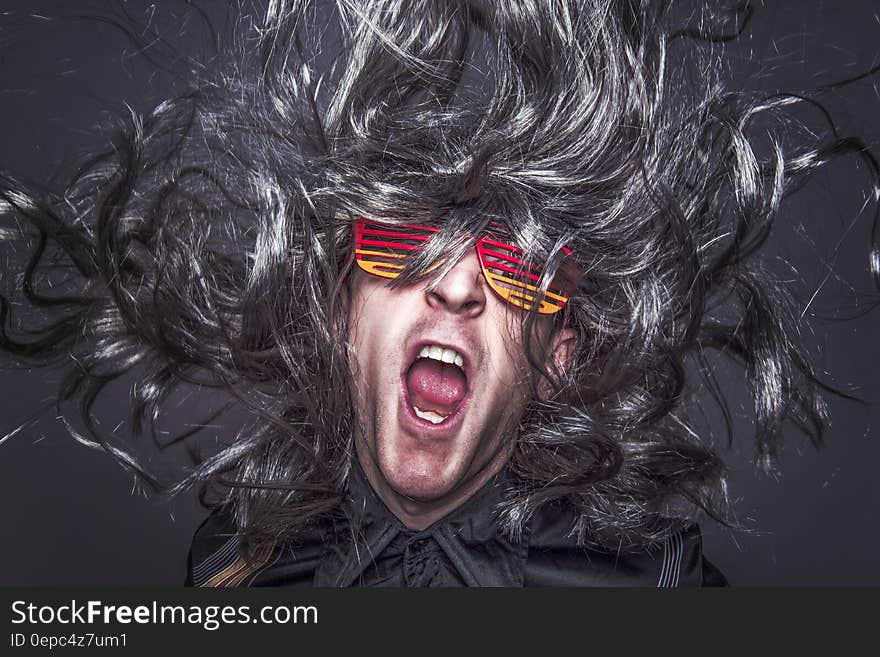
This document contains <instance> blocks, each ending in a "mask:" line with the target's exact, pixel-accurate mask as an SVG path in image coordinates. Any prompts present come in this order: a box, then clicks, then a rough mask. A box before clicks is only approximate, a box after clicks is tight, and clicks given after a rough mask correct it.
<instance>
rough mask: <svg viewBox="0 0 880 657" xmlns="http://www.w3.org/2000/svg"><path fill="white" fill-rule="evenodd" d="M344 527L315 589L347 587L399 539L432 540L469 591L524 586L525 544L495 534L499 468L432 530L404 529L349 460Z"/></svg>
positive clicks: (503, 486)
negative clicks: (485, 587) (438, 546)
mask: <svg viewBox="0 0 880 657" xmlns="http://www.w3.org/2000/svg"><path fill="white" fill-rule="evenodd" d="M352 461H353V464H352V469H351V474H350V476H349V481H348V495H347V496H346V499H345V502H344V504H343V509H344V511H345V518H346V521H347V522H346V523H344V526H340V527H339V531H338V532H337V535H338V536H339V537H340V540H339V541H338V542H337V544H336V545H335V546H332V547H330V548H329V549H328V554H327V557H326V558H325V559H324V561H323V562H322V564H321V566H320V567H319V568H318V570H317V571H316V573H315V582H314V583H315V585H316V586H351V585H352V583H354V582H355V581H356V580H357V578H358V576H359V575H360V574H361V573H362V572H363V571H364V569H365V568H366V567H367V566H368V565H369V563H370V559H375V558H377V557H378V555H380V554H381V553H382V551H383V550H384V549H385V548H386V547H387V546H388V545H389V543H391V541H393V540H394V539H395V538H396V537H397V536H398V535H399V534H401V533H405V534H407V535H410V536H412V537H413V538H414V539H417V538H422V537H426V536H430V537H431V538H433V539H434V540H435V541H436V542H437V543H438V544H439V545H440V547H441V549H442V550H443V551H444V552H445V553H446V556H447V557H448V558H449V560H450V562H451V563H452V564H453V565H454V567H455V568H456V570H457V571H458V575H459V576H460V578H461V579H462V580H463V581H465V582H467V583H468V585H471V586H522V584H523V564H524V561H525V555H526V552H527V550H528V545H527V540H526V539H524V540H521V541H518V542H515V543H514V542H511V541H510V540H508V539H507V538H506V537H505V536H503V535H502V534H501V533H500V532H499V531H498V524H497V513H498V507H499V505H500V503H501V502H502V500H503V499H504V495H505V492H506V490H507V485H508V473H507V469H506V468H503V469H502V470H501V471H500V472H498V473H497V474H496V475H495V476H493V477H492V478H491V479H489V481H487V482H486V483H485V484H484V485H483V486H482V487H481V488H480V489H479V490H478V491H477V492H476V493H474V494H473V495H472V496H471V497H470V498H469V499H468V500H467V501H466V502H465V503H464V504H462V505H461V506H460V507H458V508H457V509H455V510H453V511H452V512H450V513H449V514H447V515H446V516H445V517H443V518H441V519H440V520H438V521H437V522H435V523H434V524H432V525H431V526H430V527H428V528H426V529H424V530H422V531H415V530H411V529H408V528H407V527H406V526H405V525H404V524H403V523H402V522H401V521H400V520H399V519H398V518H397V517H396V516H395V515H394V514H393V513H391V512H390V511H389V510H388V507H386V506H385V503H384V502H383V501H382V500H381V498H379V496H378V495H377V494H376V493H375V492H374V491H373V488H372V486H370V484H369V482H368V481H367V478H366V475H365V474H364V472H363V470H362V468H361V467H360V464H359V463H358V460H357V459H356V458H354V459H352Z"/></svg>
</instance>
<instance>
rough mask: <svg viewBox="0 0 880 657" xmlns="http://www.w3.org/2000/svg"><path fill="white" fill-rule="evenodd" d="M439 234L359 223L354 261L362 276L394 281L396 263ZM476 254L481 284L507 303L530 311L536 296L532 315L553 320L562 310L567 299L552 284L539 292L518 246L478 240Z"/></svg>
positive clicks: (431, 230)
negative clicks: (482, 277)
mask: <svg viewBox="0 0 880 657" xmlns="http://www.w3.org/2000/svg"><path fill="white" fill-rule="evenodd" d="M439 230H440V229H439V228H436V227H432V226H424V225H420V224H382V223H379V222H375V221H369V220H367V219H363V218H361V219H358V220H356V221H355V223H354V243H355V262H356V263H357V265H358V267H359V268H360V269H361V270H362V271H364V272H366V273H367V274H371V275H373V276H379V277H382V278H389V279H394V278H397V277H398V276H400V272H401V271H402V270H403V269H404V267H405V264H404V263H403V262H401V261H404V260H406V259H407V258H408V257H409V256H410V255H412V254H414V253H416V252H418V251H419V249H421V248H422V246H423V245H424V244H427V243H428V242H429V241H430V240H431V237H432V234H433V233H437V232H439ZM412 242H415V244H413V243H412ZM476 250H477V258H478V260H479V263H480V269H481V270H482V272H483V276H484V277H485V279H486V282H487V283H488V284H489V287H490V288H492V291H493V292H495V294H496V295H498V296H499V297H500V298H501V299H503V300H504V301H506V302H507V303H509V304H511V305H513V306H516V307H517V308H521V309H523V310H526V311H529V310H531V309H532V305H533V303H534V301H535V299H536V298H538V296H540V298H539V299H538V308H537V312H538V313H540V314H542V315H553V314H555V313H558V312H559V311H560V310H562V309H563V307H565V304H566V303H567V302H568V297H569V295H568V294H567V293H566V292H564V291H563V290H562V289H561V288H560V286H559V285H557V284H556V279H554V281H553V282H551V284H550V286H549V288H548V290H547V291H546V292H543V293H542V292H540V290H539V289H538V286H537V283H538V282H539V281H540V279H541V276H540V275H541V269H540V268H539V267H536V266H535V265H533V264H531V263H529V262H527V261H526V260H524V259H523V258H522V255H523V252H522V249H520V248H519V247H517V246H514V245H512V244H509V243H507V242H503V241H501V240H498V239H495V238H493V237H490V236H487V235H480V236H479V237H478V238H477V241H476ZM562 250H563V253H564V254H565V256H566V257H570V256H571V251H570V250H569V249H568V248H566V247H563V249H562ZM438 264H439V263H438ZM434 266H436V265H434Z"/></svg>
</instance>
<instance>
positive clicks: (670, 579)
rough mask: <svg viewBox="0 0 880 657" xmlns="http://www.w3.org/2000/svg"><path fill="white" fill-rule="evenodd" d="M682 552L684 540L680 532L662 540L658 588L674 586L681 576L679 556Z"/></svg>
mask: <svg viewBox="0 0 880 657" xmlns="http://www.w3.org/2000/svg"><path fill="white" fill-rule="evenodd" d="M683 554H684V541H683V540H682V538H681V532H677V533H675V534H673V535H672V536H668V537H667V538H666V539H665V540H664V541H663V567H662V568H661V569H660V579H659V580H658V581H657V587H658V588H675V587H677V586H678V582H679V579H680V578H681V558H682V555H683Z"/></svg>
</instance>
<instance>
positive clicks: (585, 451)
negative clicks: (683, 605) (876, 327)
mask: <svg viewBox="0 0 880 657" xmlns="http://www.w3.org/2000/svg"><path fill="white" fill-rule="evenodd" d="M667 9H668V3H664V2H658V3H650V2H645V3H640V4H638V5H637V4H635V3H631V2H607V1H600V0H584V1H583V2H559V1H556V0H552V1H551V0H546V1H545V2H530V3H520V2H515V1H513V0H511V1H509V2H508V1H504V2H492V3H484V2H477V1H465V0H461V1H456V2H450V1H444V2H439V1H435V0H423V1H421V2H417V1H415V0H414V1H412V2H403V1H401V2H368V1H364V2H357V3H354V2H339V3H309V2H305V1H302V2H300V1H294V0H291V1H289V2H272V3H269V5H268V8H267V13H266V17H265V19H264V20H263V21H262V24H261V27H260V28H259V29H258V30H256V31H255V35H256V36H255V38H256V39H257V44H258V45H259V48H257V49H254V48H253V47H252V46H253V42H250V41H249V42H246V43H247V44H248V46H249V47H248V48H242V49H240V52H239V51H238V50H236V51H235V52H236V56H237V57H239V59H240V61H235V62H234V64H233V65H231V66H229V67H227V68H224V69H223V70H222V71H219V72H217V73H215V74H213V75H210V76H209V75H208V74H205V76H206V78H207V79H205V80H201V81H200V82H201V84H198V85H196V86H195V87H194V88H193V89H192V90H191V91H190V92H188V93H187V94H183V95H181V96H180V97H177V98H174V99H171V100H169V101H166V102H164V103H162V104H160V105H159V106H158V107H157V108H156V109H155V110H154V111H153V112H151V113H150V114H148V115H147V116H144V117H136V119H135V120H134V121H133V123H132V126H131V127H130V128H129V129H127V130H125V131H122V132H120V133H118V134H116V135H115V137H114V148H113V149H112V151H110V152H108V153H106V154H104V155H102V156H100V157H97V158H95V159H94V160H93V161H92V162H91V163H90V165H89V166H87V167H85V168H84V169H83V170H82V172H81V175H79V176H78V177H77V178H76V179H75V180H74V181H73V182H72V183H71V185H70V187H69V188H68V189H67V190H65V192H64V193H63V194H60V195H58V196H54V197H48V198H44V197H42V196H40V195H38V194H35V193H32V192H29V191H28V190H25V189H22V188H21V186H20V185H16V184H14V183H13V182H11V181H10V182H8V183H6V184H4V186H3V189H2V199H3V202H4V206H3V211H4V213H6V214H7V215H9V216H11V217H13V218H14V223H11V224H10V225H11V226H15V227H17V228H16V230H9V231H7V232H4V233H3V234H0V237H2V238H3V239H4V240H6V241H7V242H8V243H10V244H12V245H13V247H18V248H17V249H14V250H13V252H12V253H13V255H14V254H15V253H21V252H22V249H21V248H20V247H21V243H22V242H23V241H25V240H26V239H28V238H31V239H32V240H33V241H32V244H31V246H32V247H33V251H32V253H33V258H32V259H31V261H30V262H27V263H23V264H22V265H21V270H22V271H23V272H24V276H23V281H22V282H23V285H22V287H21V291H22V293H23V294H24V297H25V299H26V301H27V302H28V303H29V304H30V305H31V306H32V307H34V308H35V309H36V310H39V311H41V312H42V313H44V318H45V322H44V323H43V324H42V325H40V326H39V327H38V328H37V329H36V330H35V331H34V332H27V331H25V332H24V335H23V336H13V335H9V334H4V335H3V346H4V347H5V348H6V349H7V350H8V351H10V352H12V353H14V354H16V355H18V356H20V357H22V358H27V359H31V360H36V361H38V362H53V361H56V360H58V359H60V358H65V359H66V358H72V359H73V362H74V363H75V367H73V368H72V369H71V372H70V376H69V377H68V379H67V380H66V381H65V384H64V386H63V387H62V390H61V394H60V398H61V399H62V401H71V400H76V401H78V402H80V403H79V409H80V410H81V412H82V415H83V420H84V423H85V426H84V428H83V429H82V430H77V429H76V428H75V427H73V426H72V425H70V426H71V430H72V431H74V432H75V435H76V436H77V437H78V438H79V439H80V440H81V441H84V442H90V443H91V444H93V445H94V446H97V447H102V448H104V449H107V450H108V451H110V452H111V453H112V454H113V455H114V456H115V457H117V458H118V459H119V460H120V461H121V462H122V463H123V464H124V465H125V466H126V467H128V468H130V469H131V470H133V471H134V472H136V473H137V474H138V475H139V476H141V477H142V478H143V479H144V480H145V481H147V482H149V483H151V484H155V485H156V486H157V487H160V486H161V485H162V484H164V482H161V481H159V480H158V478H156V477H155V476H154V474H153V473H152V472H151V471H150V470H149V469H148V468H147V466H146V463H147V461H148V459H147V458H144V457H143V455H142V454H139V453H138V445H137V444H135V443H133V442H132V441H130V440H128V439H127V438H126V437H125V436H120V435H107V434H106V433H105V432H103V431H102V430H101V428H100V426H99V424H98V423H97V421H96V419H95V418H94V417H93V404H94V400H95V398H96V397H98V395H99V394H100V393H101V391H102V390H103V389H104V388H105V387H106V386H107V385H108V383H110V382H111V381H113V380H115V379H117V378H119V377H122V376H128V377H133V378H134V385H133V386H132V393H133V398H134V417H135V420H136V421H137V422H138V423H139V424H147V425H150V426H152V428H153V429H155V426H156V424H157V423H158V421H159V419H160V417H161V416H162V408H163V404H164V403H165V402H167V400H168V399H169V396H170V395H171V394H172V393H173V392H175V390H177V389H178V388H179V387H180V386H183V385H194V386H196V389H197V390H202V389H204V388H206V387H210V388H214V389H216V390H219V391H220V392H221V393H223V394H225V395H226V397H227V399H228V401H229V405H230V406H231V407H233V408H237V409H239V410H242V411H245V412H246V413H247V415H248V420H247V421H246V422H245V423H244V425H243V426H241V427H240V428H239V430H238V431H237V432H236V431H234V425H233V420H229V421H228V422H227V423H226V424H224V425H223V426H224V430H223V431H222V433H220V435H217V436H215V439H214V440H213V441H212V443H211V444H210V445H209V446H207V447H206V445H204V444H202V445H201V447H203V448H205V449H204V450H202V452H201V453H197V456H198V458H197V459H196V464H195V466H194V467H193V469H192V470H191V471H189V472H188V473H187V474H186V476H185V477H184V478H183V479H182V480H181V481H180V482H178V483H177V484H176V485H175V486H174V487H173V488H172V490H174V491H181V490H184V489H189V488H193V487H200V488H202V490H203V491H204V492H205V495H206V499H207V500H208V501H209V503H210V506H211V507H212V508H213V513H212V514H211V516H210V517H209V519H208V520H207V521H206V523H205V524H204V525H203V526H202V527H201V528H200V529H199V531H198V532H197V535H196V537H195V539H194V541H193V546H192V551H191V555H190V576H189V581H190V583H192V584H195V585H200V586H202V585H210V586H221V585H236V584H254V585H257V584H297V585H299V584H302V585H309V584H317V585H334V586H348V585H357V584H364V585H383V584H384V585H407V586H445V585H462V584H465V585H516V586H521V585H542V584H570V585H595V584H600V585H601V584H605V585H611V584H622V585H651V586H654V585H660V586H668V585H681V584H702V583H720V582H723V577H722V576H720V574H719V573H718V572H717V571H716V570H715V569H714V568H712V567H711V565H710V564H709V562H708V561H706V560H705V559H703V557H702V552H701V546H700V535H699V531H698V529H697V524H696V523H697V521H698V520H700V519H701V518H704V517H706V515H707V514H708V515H710V516H711V517H713V518H717V519H720V520H722V521H729V518H728V516H727V514H726V513H725V511H726V508H725V504H726V488H725V480H724V468H723V464H722V462H721V460H720V459H719V458H718V456H717V455H716V454H715V452H714V451H713V449H712V447H711V445H710V444H709V441H707V440H706V439H705V438H704V437H703V436H702V435H701V433H700V432H699V431H698V430H696V429H695V427H694V426H692V420H691V417H692V416H693V415H695V412H694V411H695V403H694V395H695V394H696V393H697V392H698V391H699V388H700V386H701V385H702V386H703V388H704V389H705V390H708V391H709V392H710V393H711V394H712V396H713V397H714V398H716V399H718V400H720V401H721V403H722V407H723V406H724V404H723V395H722V394H721V393H720V391H719V389H718V387H717V385H716V384H715V382H714V377H713V375H712V367H711V364H710V360H709V358H710V355H711V354H712V353H713V352H714V353H717V354H719V355H720V356H721V357H724V358H731V359H733V360H734V361H736V362H738V363H740V364H742V365H743V366H744V367H745V371H746V379H747V381H748V382H749V384H750V387H751V391H752V393H753V397H754V402H755V411H756V429H757V431H756V438H757V441H756V444H757V451H758V459H759V462H760V463H761V464H762V465H764V466H767V467H770V465H771V464H772V462H773V457H774V455H775V452H776V450H777V449H778V445H779V442H780V438H781V426H782V423H783V421H784V420H785V419H794V420H795V421H796V422H798V424H799V425H800V426H802V427H804V428H805V429H806V430H807V431H808V433H810V432H812V433H813V434H818V433H819V432H820V431H821V426H822V422H823V419H824V411H823V406H822V402H821V398H820V396H819V389H820V388H819V385H818V384H817V381H816V379H815V377H814V375H813V371H812V368H811V366H810V364H809V362H808V361H807V360H806V359H805V357H804V356H803V355H802V353H801V351H800V350H799V349H798V347H797V345H796V343H795V342H794V340H793V338H792V336H793V335H795V334H796V330H795V328H796V327H795V328H793V327H791V326H789V325H787V324H786V322H785V321H784V317H785V303H784V302H785V298H784V297H782V296H777V295H776V294H775V293H774V292H773V290H774V285H773V279H772V277H770V276H769V275H767V274H766V273H765V272H764V271H763V270H762V269H761V268H760V267H757V266H754V263H753V261H752V260H753V256H754V254H755V253H756V252H758V251H759V250H760V247H761V245H762V244H763V242H764V241H765V240H766V237H767V235H768V233H769V230H770V227H771V226H772V225H773V221H774V220H775V218H776V216H777V214H778V212H779V211H780V207H781V205H782V202H783V200H784V198H785V196H786V193H787V192H788V191H789V190H791V189H793V188H794V187H796V186H797V185H799V184H800V183H801V182H803V181H804V180H805V179H806V178H807V177H808V176H809V175H810V174H811V173H812V172H813V171H815V170H817V169H819V168H820V167H821V166H822V165H823V164H824V163H825V162H826V161H827V160H828V159H829V157H831V156H835V155H840V154H844V153H846V152H847V151H857V152H861V151H860V148H859V146H858V145H857V144H856V143H855V142H853V141H852V140H847V139H841V138H839V137H838V136H837V135H834V134H828V135H827V136H826V138H825V139H824V141H816V142H813V141H810V142H808V143H806V145H804V146H803V147H802V148H799V149H798V150H797V151H796V153H795V156H792V157H789V149H788V148H787V147H786V146H785V145H784V144H782V143H780V141H779V140H778V139H777V138H776V137H775V134H774V132H773V131H772V130H764V131H762V130H760V129H758V128H757V127H756V125H755V119H756V117H758V116H762V117H763V116H767V117H770V115H774V116H775V115H777V114H779V113H782V112H783V111H784V110H785V108H787V107H788V106H790V105H792V104H795V103H798V102H805V101H804V99H803V98H802V97H799V96H784V95H779V96H774V97H773V98H771V99H760V98H759V99H755V98H753V97H747V96H744V95H740V94H736V93H730V92H726V91H725V90H724V87H723V85H721V82H720V80H719V79H715V78H716V77H717V76H716V75H715V73H717V64H716V62H715V59H714V57H715V55H714V53H713V52H712V51H711V50H709V49H705V50H704V49H703V48H704V45H705V44H704V43H703V42H705V41H712V40H713V39H715V38H716V37H718V38H720V37H724V38H726V36H725V34H726V32H725V31H724V30H725V29H726V28H727V27H729V25H727V24H726V23H725V22H724V21H723V20H722V21H721V23H722V24H721V25H720V26H719V25H716V24H717V23H718V17H717V16H715V14H712V13H710V12H706V13H705V15H701V16H699V17H697V18H698V20H697V23H694V24H692V23H691V22H688V21H689V19H685V20H684V21H683V19H682V18H681V17H677V16H674V15H672V14H670V13H668V12H667ZM733 18H734V19H736V18H742V16H741V15H740V16H737V15H734V16H733ZM695 24H698V25H699V29H696V28H695V27H694V25H695ZM714 27H718V28H719V30H721V31H720V32H718V33H717V34H716V33H714V32H713V31H712V30H713V29H714ZM710 28H712V29H710ZM681 37H696V39H685V38H681ZM670 61H674V62H675V65H674V66H670V65H669V64H668V63H667V62H670ZM688 71H692V72H698V73H699V74H700V76H702V77H697V78H696V79H699V80H700V81H701V83H700V84H697V85H694V84H687V83H686V81H687V80H689V78H688V74H687V72H688ZM706 78H709V79H706ZM762 140H769V142H767V143H770V144H771V146H772V148H769V149H767V148H765V149H763V150H762V149H759V148H753V147H752V143H761V144H764V141H762ZM763 153H767V155H764V154H763ZM28 226H29V227H30V228H27V227H28ZM28 230H30V232H29V233H28V232H27V231H28ZM47 244H50V245H51V248H52V249H54V251H53V252H52V253H53V256H55V257H54V258H53V259H51V260H50V259H44V258H43V255H44V254H45V253H46V245H47ZM53 267H55V269H53ZM58 268H61V271H63V272H65V273H69V272H74V274H75V275H74V276H73V277H62V278H61V279H60V280H59V278H57V277H56V278H53V277H52V275H53V274H54V272H56V271H58ZM47 283H48V284H51V287H50V285H47ZM3 310H4V312H6V311H8V310H9V306H8V305H6V304H4V306H3ZM9 325H10V326H14V325H15V324H14V322H10V323H9ZM216 417H217V416H211V418H209V419H208V420H210V421H208V420H206V421H205V422H203V423H201V424H203V425H204V426H205V427H211V426H216ZM179 438H180V439H181V440H192V439H193V437H192V436H190V435H188V434H183V435H181V436H180V437H179ZM196 446H197V447H198V446H199V445H196ZM194 451H197V450H194ZM205 451H207V453H205Z"/></svg>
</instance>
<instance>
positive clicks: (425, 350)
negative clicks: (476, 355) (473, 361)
mask: <svg viewBox="0 0 880 657" xmlns="http://www.w3.org/2000/svg"><path fill="white" fill-rule="evenodd" d="M419 358H433V359H434V360H439V361H441V362H443V363H455V364H456V365H458V366H459V367H464V358H462V357H461V354H460V353H458V352H457V351H456V350H455V349H449V348H447V347H438V346H437V345H434V344H432V345H426V346H424V347H422V350H421V351H420V352H419Z"/></svg>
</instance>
